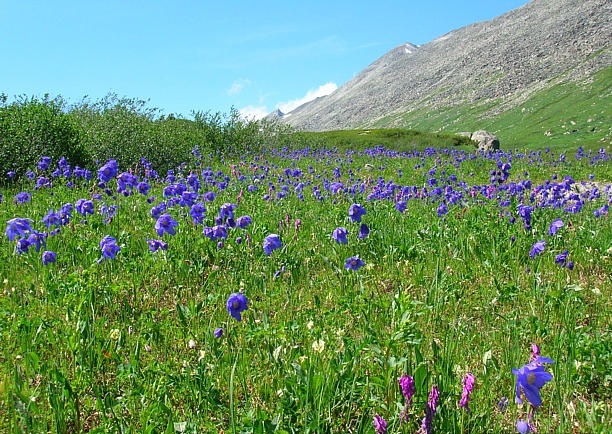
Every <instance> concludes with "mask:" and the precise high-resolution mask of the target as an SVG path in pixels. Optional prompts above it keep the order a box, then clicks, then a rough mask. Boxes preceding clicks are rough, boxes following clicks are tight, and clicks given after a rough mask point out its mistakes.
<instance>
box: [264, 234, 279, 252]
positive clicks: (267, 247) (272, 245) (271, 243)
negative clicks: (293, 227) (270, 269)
mask: <svg viewBox="0 0 612 434" xmlns="http://www.w3.org/2000/svg"><path fill="white" fill-rule="evenodd" d="M281 247H282V243H281V240H280V237H279V236H278V235H276V234H270V235H268V236H267V237H266V238H265V239H264V241H263V249H264V252H265V254H266V255H267V256H270V254H271V253H272V251H273V250H276V249H280V248H281Z"/></svg>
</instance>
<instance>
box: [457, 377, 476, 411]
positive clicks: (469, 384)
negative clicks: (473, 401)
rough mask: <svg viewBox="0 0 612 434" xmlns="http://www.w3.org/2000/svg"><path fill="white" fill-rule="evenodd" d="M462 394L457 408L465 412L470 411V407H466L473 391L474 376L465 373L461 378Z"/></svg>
mask: <svg viewBox="0 0 612 434" xmlns="http://www.w3.org/2000/svg"><path fill="white" fill-rule="evenodd" d="M462 383H463V392H462V393H461V399H460V400H459V407H463V408H465V409H466V410H467V411H470V407H469V405H468V403H469V401H470V394H471V393H472V390H474V383H475V378H474V374H472V373H469V372H468V373H467V374H465V375H464V377H463V381H462Z"/></svg>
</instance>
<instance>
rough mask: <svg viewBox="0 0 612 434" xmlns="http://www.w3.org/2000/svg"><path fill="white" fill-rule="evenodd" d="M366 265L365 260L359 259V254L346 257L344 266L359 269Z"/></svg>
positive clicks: (348, 268) (349, 268)
mask: <svg viewBox="0 0 612 434" xmlns="http://www.w3.org/2000/svg"><path fill="white" fill-rule="evenodd" d="M364 265H365V262H363V261H362V260H361V259H359V257H358V256H351V257H350V258H346V261H345V262H344V268H346V269H347V270H354V271H357V270H359V269H360V268H361V267H363V266H364Z"/></svg>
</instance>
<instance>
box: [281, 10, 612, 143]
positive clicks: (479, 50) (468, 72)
mask: <svg viewBox="0 0 612 434" xmlns="http://www.w3.org/2000/svg"><path fill="white" fill-rule="evenodd" d="M611 42H612V2H611V1H609V0H533V1H532V2H530V3H528V4H526V5H524V6H522V7H520V8H517V9H515V10H512V11H510V12H508V13H505V14H503V15H501V16H499V17H497V18H495V19H493V20H490V21H484V22H479V23H475V24H472V25H469V26H466V27H462V28H460V29H457V30H453V31H451V32H449V33H447V34H445V35H443V36H441V37H439V38H437V39H435V40H433V41H431V42H428V43H427V44H424V45H421V46H416V45H414V44H410V43H407V44H403V45H400V46H398V47H396V48H394V49H392V50H391V51H389V52H387V53H386V54H384V55H383V56H382V57H380V58H379V59H378V60H376V61H375V62H373V63H372V64H370V65H369V66H368V67H367V68H365V69H364V70H363V71H361V72H360V73H359V74H357V75H356V76H355V77H354V78H353V79H352V80H350V81H348V82H347V83H345V84H344V85H342V86H341V87H339V88H338V89H337V90H336V91H334V92H333V93H331V94H329V95H327V96H324V97H320V98H318V99H317V100H315V101H311V102H309V103H307V104H304V105H302V106H300V107H298V108H296V109H295V110H293V111H291V112H290V113H288V114H285V115H283V116H282V119H283V120H284V121H285V122H287V123H288V124H290V125H292V126H294V127H297V128H299V129H303V130H308V131H325V130H338V129H354V128H372V127H409V128H415V127H417V128H418V127H421V128H429V129H435V130H437V131H453V132H458V131H462V130H464V129H466V128H468V127H473V128H474V129H477V128H476V126H477V124H478V125H487V124H488V125H490V124H491V122H492V121H491V119H497V118H499V116H502V115H504V114H507V113H508V112H510V111H512V110H516V109H517V108H518V107H522V109H523V115H524V114H525V107H526V105H527V103H528V102H529V101H531V100H532V99H533V98H540V99H542V98H543V94H542V92H547V91H549V90H553V89H555V90H556V91H557V92H558V91H559V89H561V87H563V86H566V87H567V89H565V88H564V89H565V91H567V92H573V93H574V94H576V95H577V93H576V92H578V91H576V90H575V89H574V88H573V87H572V86H584V85H586V84H588V83H589V82H592V81H593V80H595V77H597V79H598V80H599V82H598V83H599V87H598V89H599V88H600V87H602V86H603V92H604V94H605V93H607V94H606V95H600V96H601V97H605V98H606V101H607V102H610V93H611V91H610V85H611V84H612V83H610V79H611V78H612V72H611V71H612V68H611V65H612V48H611ZM597 74H599V75H597ZM602 74H603V75H602ZM602 82H603V84H602ZM544 99H546V98H544ZM546 104H548V103H546ZM609 106H610V105H608V107H609ZM527 109H529V108H528V107H527ZM532 109H533V107H532ZM595 115H597V113H596V114H594V116H595ZM599 115H601V113H599ZM603 116H604V118H605V119H603V120H601V119H600V121H601V122H603V121H604V120H608V121H609V120H610V113H609V111H608V113H604V114H603ZM600 117H601V116H600ZM591 121H593V119H591ZM555 122H557V121H555ZM585 122H586V121H585ZM493 126H494V125H493ZM603 127H604V128H605V125H604V126H603ZM551 128H552V126H551ZM600 129H601V128H600ZM540 133H542V132H540Z"/></svg>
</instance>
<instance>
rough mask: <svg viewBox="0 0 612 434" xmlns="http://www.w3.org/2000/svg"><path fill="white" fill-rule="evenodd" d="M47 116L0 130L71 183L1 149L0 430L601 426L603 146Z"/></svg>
mask: <svg viewBox="0 0 612 434" xmlns="http://www.w3.org/2000/svg"><path fill="white" fill-rule="evenodd" d="M54 104H55V103H53V104H49V101H48V100H47V101H44V102H43V104H42V105H40V104H38V102H37V101H29V102H26V104H25V105H23V106H20V107H15V106H11V107H9V106H6V105H5V106H4V111H2V110H0V127H3V126H4V127H3V128H6V129H5V130H2V131H9V129H8V128H9V127H6V126H7V125H9V126H10V128H13V129H12V130H10V131H17V132H20V131H21V132H23V131H26V130H25V129H24V128H22V127H20V124H19V122H21V121H19V120H17V121H16V120H15V119H16V118H15V117H14V114H15V113H17V114H19V116H22V117H23V119H26V120H27V119H29V118H31V117H34V118H36V119H39V120H40V116H38V115H37V113H41V112H44V113H46V115H45V116H47V114H49V113H51V115H49V116H50V117H49V116H47V117H45V119H52V120H53V122H52V124H53V126H54V128H55V126H57V125H60V126H61V130H53V131H59V133H58V134H59V136H57V137H60V139H61V140H58V142H57V143H65V139H64V138H65V137H71V138H72V139H71V140H73V141H72V142H70V143H72V145H71V146H73V148H71V149H72V151H74V152H73V153H72V155H73V157H74V158H76V159H78V160H79V161H78V163H77V162H72V161H71V160H70V159H62V158H60V157H61V155H58V154H53V152H58V151H57V149H56V148H55V147H48V146H47V145H48V143H50V142H52V140H53V139H54V138H53V137H48V138H47V139H45V140H40V141H39V142H37V143H38V144H39V145H40V146H39V147H38V148H36V149H37V152H38V154H36V155H37V156H36V160H35V161H33V162H32V161H30V160H27V158H26V157H25V156H23V155H13V154H11V152H10V147H11V143H13V142H10V140H5V141H1V140H0V152H2V153H3V155H9V154H10V155H12V158H14V159H13V160H11V161H13V163H11V164H13V166H6V164H8V163H6V162H7V161H8V160H3V164H5V166H2V170H4V172H3V173H2V174H0V179H1V180H0V188H1V189H0V192H1V194H2V196H1V201H0V224H2V225H3V229H4V232H3V233H2V234H0V240H1V241H0V263H1V264H2V266H1V267H0V291H1V292H0V342H1V345H0V432H7V433H21V432H28V433H46V432H59V433H196V432H198V433H377V434H380V433H383V432H388V433H416V432H427V433H431V432H436V433H512V432H517V430H519V432H528V431H526V430H531V431H533V430H536V429H537V431H538V432H541V433H605V432H610V430H611V429H612V423H611V422H610V421H611V420H612V393H611V392H610V390H612V387H611V384H610V383H611V381H612V330H611V328H610V324H611V312H612V224H610V212H609V206H610V204H611V202H612V164H611V161H610V159H611V155H610V150H609V148H601V149H599V148H598V146H597V145H596V144H595V145H593V146H590V147H585V148H582V147H576V148H575V149H572V150H571V151H565V150H564V151H559V150H555V149H554V148H553V149H536V148H533V149H527V150H525V149H505V150H500V151H495V152H491V153H478V152H476V150H475V148H474V147H473V146H466V145H465V144H464V143H463V142H460V140H461V139H458V138H456V139H453V138H449V137H445V136H425V135H423V136H419V134H417V133H405V132H402V131H400V130H393V131H388V132H386V133H385V132H383V131H374V132H368V133H367V134H365V132H364V131H357V132H352V133H351V132H344V133H341V132H337V133H327V136H321V135H319V136H316V135H315V136H308V135H306V136H308V137H306V136H305V135H300V134H297V133H296V134H295V135H291V134H290V135H286V136H282V135H280V134H278V131H277V132H275V133H273V134H268V135H267V136H266V135H265V133H266V132H265V131H262V129H261V128H259V127H258V126H257V125H250V124H247V125H243V124H239V123H238V124H236V123H235V122H234V119H232V118H230V119H229V121H228V122H226V123H223V122H220V121H219V118H215V117H214V116H213V117H211V115H210V114H206V115H201V116H200V122H199V123H198V121H197V119H196V122H194V123H191V122H189V121H185V120H181V119H168V118H164V119H154V120H152V119H148V118H147V117H146V116H148V115H146V114H143V113H141V112H137V111H136V112H134V111H131V112H130V110H127V111H125V110H124V111H123V112H122V113H123V114H119V115H117V112H118V111H121V109H122V107H123V106H121V104H119V105H107V106H105V107H106V108H104V109H101V110H100V111H96V110H97V109H95V110H93V109H91V107H89V106H87V107H83V106H82V107H80V109H79V110H69V111H67V112H66V111H65V110H56V109H57V107H55V105H54ZM49 106H51V108H52V109H53V110H52V111H51V112H48V111H47V109H48V108H49ZM124 108H125V107H124ZM24 109H26V110H25V111H24ZM30 109H32V110H33V112H28V110H30ZM10 110H13V111H12V112H11V111H10ZM7 113H8V115H7ZM24 113H25V114H24ZM32 113H34V114H32ZM84 113H85V114H87V116H85V115H84ZM125 113H128V115H129V116H126V115H125ZM5 115H6V116H5ZM2 116H5V117H2ZM11 116H13V117H11ZM117 116H118V118H119V119H124V120H125V119H127V120H126V122H125V123H124V124H121V123H120V124H121V125H123V126H122V127H121V128H120V129H118V130H117V123H116V122H114V121H113V119H117ZM135 119H136V120H138V122H136V123H134V122H135V121H134V120H135ZM60 121H61V122H60ZM27 124H28V125H30V126H31V125H39V126H40V129H39V130H36V129H34V130H36V131H46V129H47V128H48V125H47V124H44V123H42V124H40V123H39V124H36V123H32V122H27ZM178 124H181V125H187V128H188V129H187V130H181V129H180V128H179V129H176V128H178V127H177V125H178ZM46 125H47V126H46ZM49 125H50V124H49ZM134 125H135V126H134ZM145 127H146V128H145ZM213 127H215V128H213ZM216 127H218V128H216ZM49 128H50V127H49ZM181 128H182V127H181ZM27 131H29V132H31V131H32V129H31V128H30V129H29V130H27ZM113 131H114V133H113ZM129 131H131V133H130V134H127V132H129ZM160 132H165V133H164V134H162V135H161V136H160V137H162V138H163V139H164V140H169V141H167V142H164V148H163V151H164V152H166V153H167V155H168V157H167V159H166V160H164V158H163V155H162V154H163V152H162V151H160V150H159V149H157V148H156V142H154V141H149V140H153V139H152V138H156V137H158V135H159V134H160ZM60 133H61V134H60ZM111 133H113V134H114V135H113V134H111ZM136 133H139V134H140V135H135V134H136ZM204 133H205V136H203V135H202V134H204ZM213 133H215V134H217V136H214V137H213ZM2 137H4V138H6V137H9V135H8V134H5V135H4V136H2ZM11 137H13V136H11ZM14 137H16V139H14V140H15V142H14V143H20V144H21V145H20V146H22V145H23V146H25V145H26V144H27V143H33V142H32V140H33V138H32V137H29V138H28V137H26V133H24V135H21V136H19V135H18V134H17V135H15V136H14ZM20 137H21V139H23V140H21V139H19V140H21V141H18V140H17V138H20ZM36 137H40V135H39V134H38V135H36ZM134 137H138V140H140V141H137V142H136V143H133V144H131V146H132V148H129V149H127V148H123V147H122V146H123V143H124V142H126V143H127V142H129V141H130V138H134ZM215 137H217V138H215ZM237 137H243V138H244V141H242V142H240V141H239V140H238V139H237ZM305 137H306V138H305ZM316 137H318V138H316ZM232 138H233V139H232ZM292 138H294V139H295V142H292ZM315 138H316V139H315ZM188 139H189V140H188ZM196 139H200V140H202V142H203V143H204V146H202V147H201V148H197V147H196V148H194V147H193V143H192V145H191V146H190V147H189V152H186V151H185V149H183V148H179V147H178V146H177V147H176V148H173V147H172V143H183V146H184V147H185V148H186V146H187V145H186V143H188V142H189V141H191V140H196ZM156 140H157V139H156ZM216 140H225V141H227V143H230V144H235V143H237V145H236V146H235V147H228V148H227V149H226V151H227V152H223V150H222V149H221V150H220V149H219V148H215V147H211V146H208V145H207V143H216V142H215V141H216ZM232 140H234V141H232ZM371 140H375V141H379V142H380V144H384V145H385V146H374V145H373V144H372V143H371ZM456 140H459V142H456ZM207 141H209V142H207ZM74 143H81V144H84V145H83V146H82V147H81V148H78V149H76V150H75V148H74V146H76V145H74ZM102 143H104V144H105V146H106V147H104V146H102V145H101V144H102ZM139 143H140V145H139ZM287 143H293V146H284V145H285V144H287ZM423 143H425V145H423ZM255 144H259V145H258V146H255ZM308 144H311V145H313V146H301V145H308ZM326 144H327V146H326ZM111 145H112V146H115V148H113V147H112V146H111ZM277 145H278V146H277ZM432 145H439V146H432ZM45 146H47V147H45ZM58 146H59V145H58ZM126 146H127V145H126ZM113 149H119V151H117V155H118V157H117V158H116V159H112V158H109V155H113V152H114V151H113ZM126 149H127V150H126ZM139 149H140V150H142V151H143V153H142V154H138V153H137V152H138V150H139ZM175 149H176V154H174V153H173V151H174V150H175ZM47 151H49V152H47ZM76 151H78V152H76ZM43 156H44V157H49V158H43ZM119 157H121V158H119ZM141 157H145V158H141ZM179 157H180V158H181V161H184V163H182V164H174V162H175V161H176V160H177V159H179ZM153 159H157V160H156V161H157V163H156V164H153V163H152V162H151V161H152V160H153ZM164 162H165V163H166V166H167V165H169V168H168V167H166V166H164ZM11 169H14V170H11ZM534 344H535V345H536V346H537V348H536V347H534ZM538 353H539V355H540V356H542V357H541V358H539V359H538V358H537V356H538ZM546 358H549V359H552V361H554V363H550V362H549V361H547V360H548V359H546ZM513 369H514V371H513ZM469 374H471V376H470V375H469ZM470 378H472V379H473V383H472V382H471V381H470V380H469V379H470ZM517 381H518V385H519V389H518V392H519V398H521V399H522V401H523V403H522V404H517V402H516V401H515V399H516V384H517ZM540 399H541V402H540Z"/></svg>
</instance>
